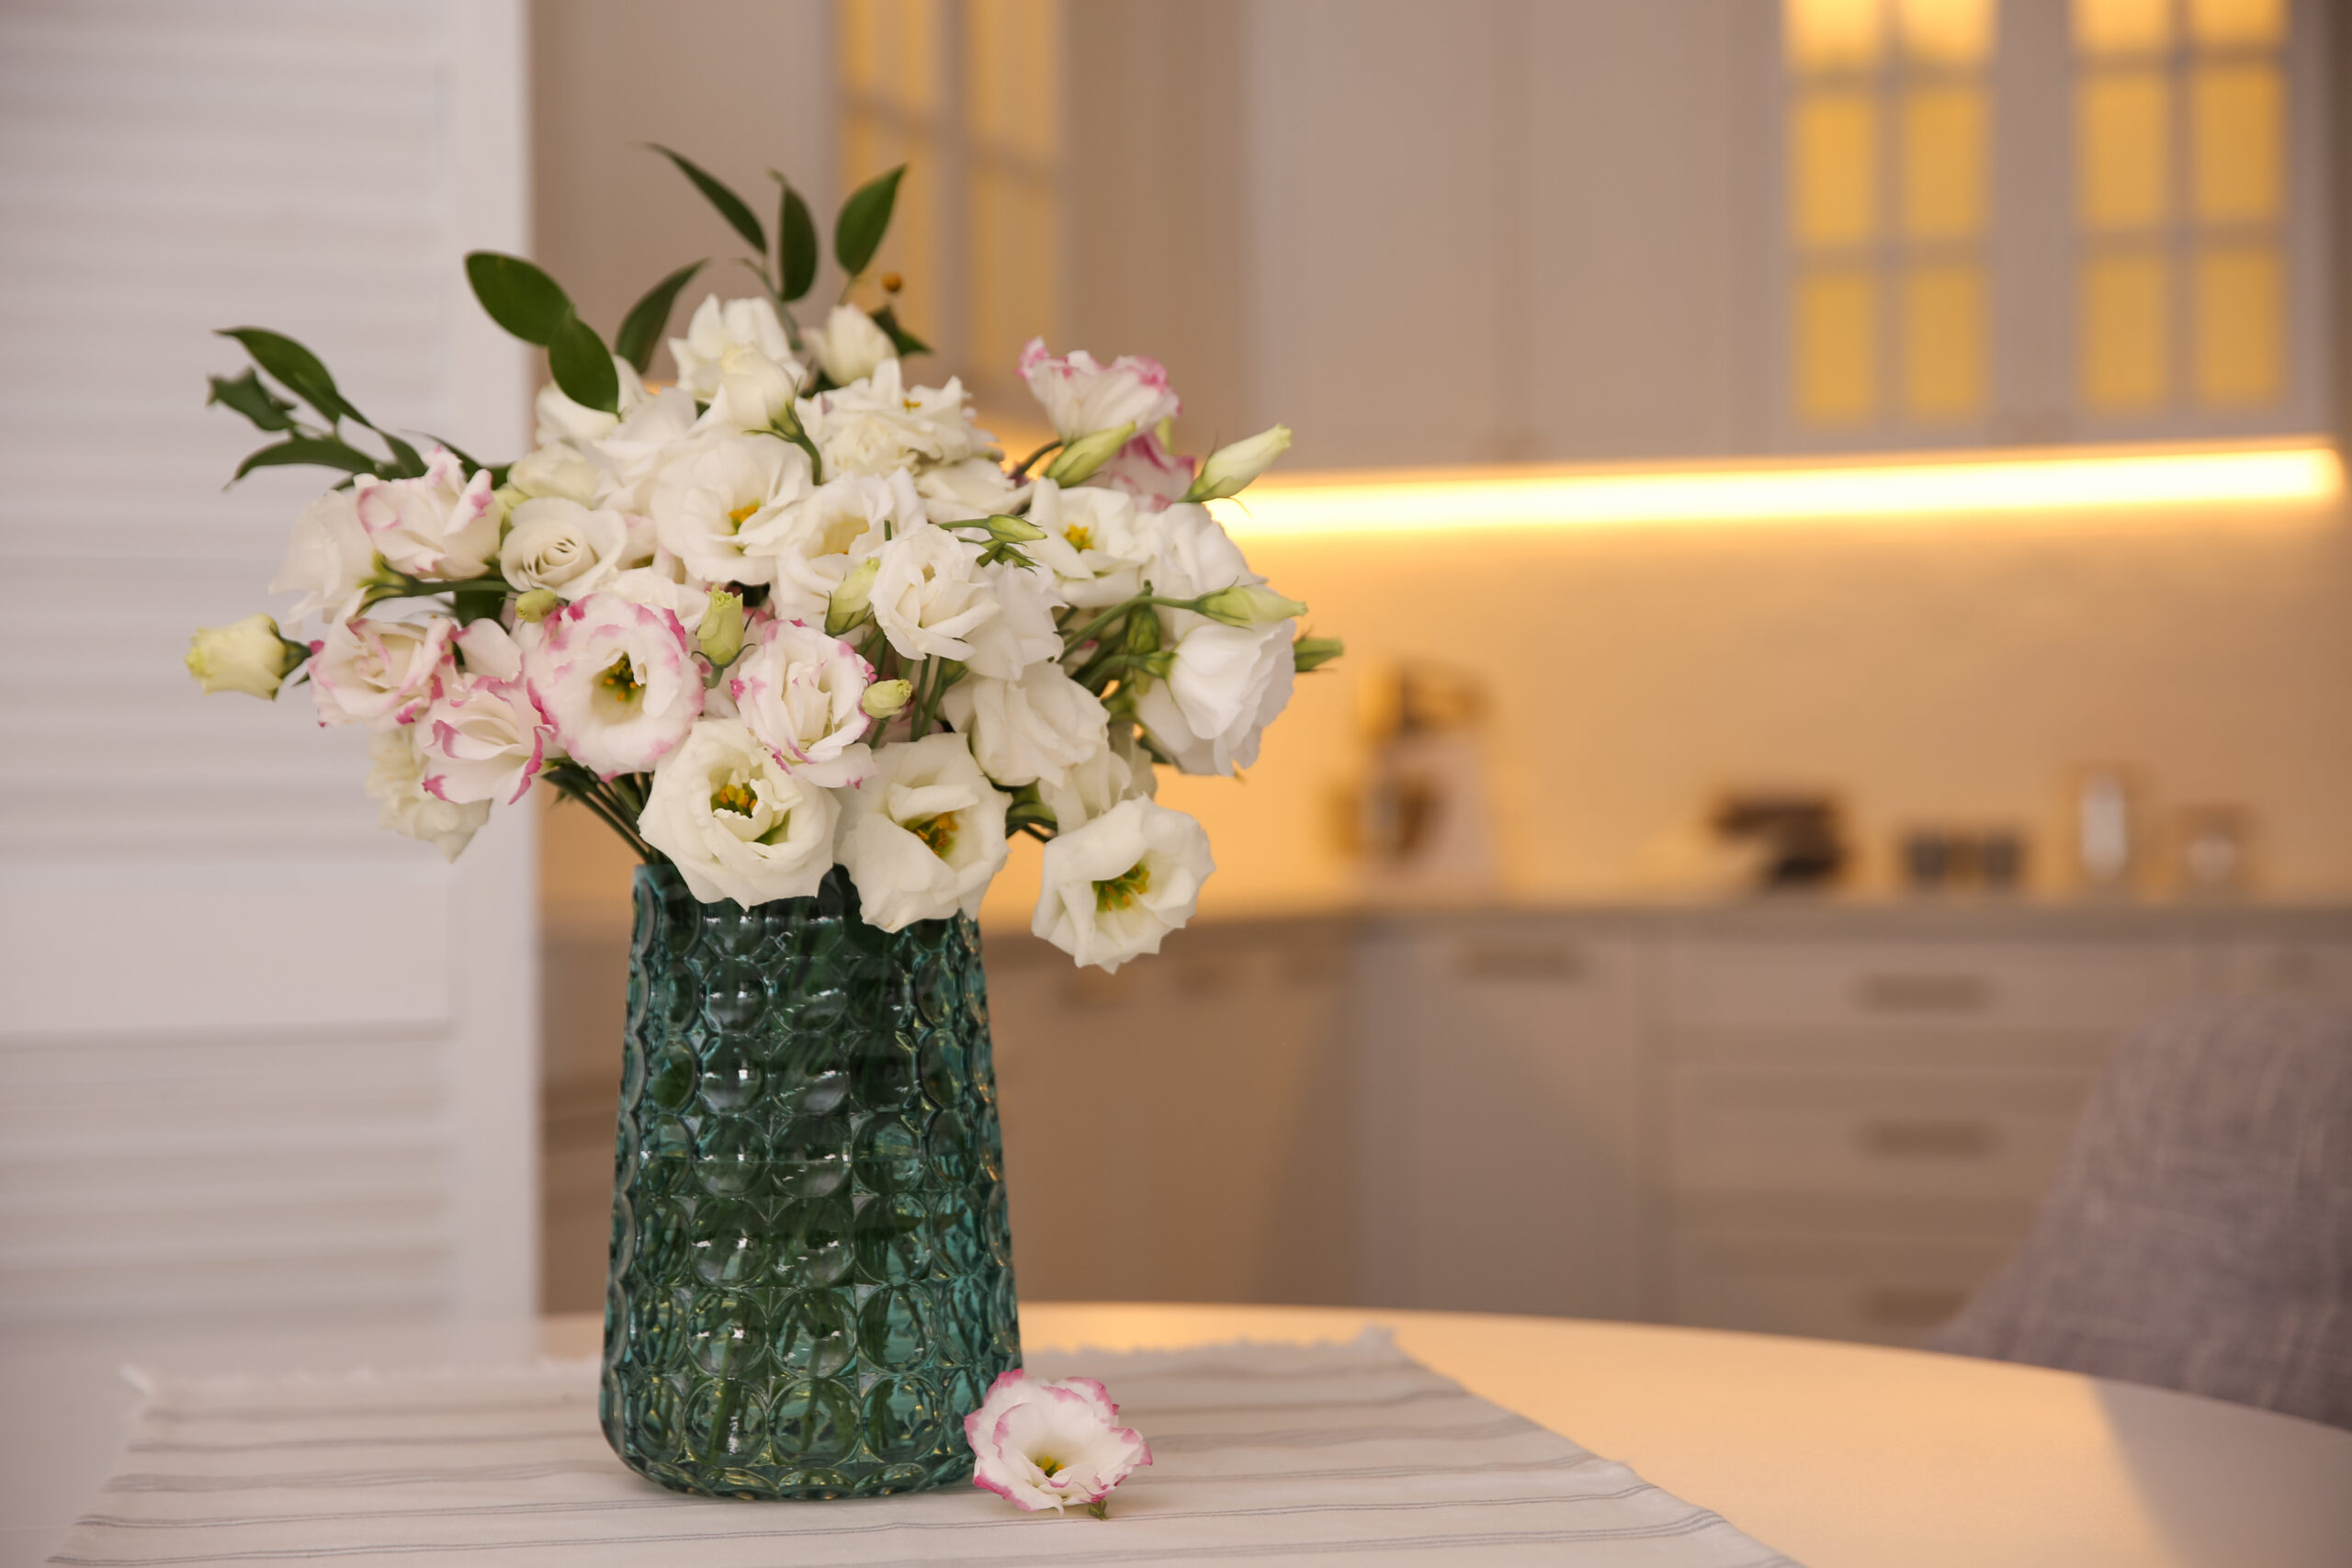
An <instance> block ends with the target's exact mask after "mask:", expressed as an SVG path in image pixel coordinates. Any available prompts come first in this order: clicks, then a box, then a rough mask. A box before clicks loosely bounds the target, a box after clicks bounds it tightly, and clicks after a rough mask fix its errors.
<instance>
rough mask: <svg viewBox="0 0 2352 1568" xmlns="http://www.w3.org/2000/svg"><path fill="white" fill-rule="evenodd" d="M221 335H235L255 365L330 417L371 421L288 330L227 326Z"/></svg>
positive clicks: (362, 422) (363, 422) (315, 356)
mask: <svg viewBox="0 0 2352 1568" xmlns="http://www.w3.org/2000/svg"><path fill="white" fill-rule="evenodd" d="M220 335H221V336H222V337H231V338H235V339H236V340H237V341H238V342H239V343H241V344H243V345H244V348H245V352H246V353H247V354H250V355H253V356H254V364H256V365H258V366H260V367H262V368H263V369H264V370H266V371H267V372H268V373H269V375H270V377H271V378H272V379H274V380H276V381H277V384H278V385H279V386H281V387H283V388H285V389H287V390H288V391H289V392H291V393H293V394H294V395H295V396H296V397H298V398H300V399H301V400H303V401H304V402H306V403H308V404H310V405H311V407H312V408H314V409H316V410H318V411H319V412H320V414H321V415H322V416H323V417H324V418H326V419H327V420H329V421H334V420H338V419H351V420H357V421H358V423H361V424H366V423H368V422H367V420H366V419H364V418H362V417H361V416H360V412H359V411H358V410H357V409H356V408H353V407H352V406H351V405H350V404H349V403H347V402H345V401H344V400H343V394H342V393H341V392H340V391H338V390H336V389H335V384H334V377H332V376H330V375H328V374H327V367H326V366H325V365H323V364H322V363H321V362H320V359H319V356H318V355H315V354H312V353H311V351H310V350H309V349H307V348H304V347H303V346H302V345H301V344H299V343H296V342H295V341H294V340H293V339H292V338H290V337H288V336H287V335H286V334H285V333H274V332H271V331H269V330H268V329H267V328H266V327H224V328H222V329H221V331H220Z"/></svg>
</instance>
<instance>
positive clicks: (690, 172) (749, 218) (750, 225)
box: [646, 141, 768, 256]
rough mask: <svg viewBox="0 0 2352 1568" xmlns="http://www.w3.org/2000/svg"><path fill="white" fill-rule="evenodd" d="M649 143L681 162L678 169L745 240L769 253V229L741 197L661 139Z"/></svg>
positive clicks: (651, 146) (760, 250)
mask: <svg viewBox="0 0 2352 1568" xmlns="http://www.w3.org/2000/svg"><path fill="white" fill-rule="evenodd" d="M646 145H647V146H648V147H650V148H651V149H653V151H654V152H659V153H661V154H662V156H663V157H664V158H667V159H669V160H670V162H672V163H673V164H677V165H678V172H679V173H680V174H682V175H685V176H686V178H688V179H690V180H692V181H694V183H695V189H696V190H698V191H700V192H702V194H703V196H704V197H705V198H706V199H707V200H708V201H709V203H710V204H711V205H712V206H713V207H716V208H717V209H718V215H719V216H720V217H721V218H724V219H726V220H727V222H728V226H729V228H731V229H733V230H734V231H735V232H737V233H738V234H741V235H742V236H743V242H744V243H746V244H748V245H750V246H751V247H752V250H753V251H755V252H757V253H758V254H761V255H763V256H764V255H766V254H768V237H767V232H766V231H765V230H763V229H762V228H761V227H760V220H759V219H758V217H757V216H755V215H754V214H753V213H752V209H751V208H750V207H749V206H747V205H746V204H745V203H744V200H743V198H742V197H740V196H737V195H736V194H735V193H734V192H733V191H731V190H729V189H728V188H727V187H726V186H724V185H721V184H720V183H719V182H718V180H717V179H716V178H714V177H713V176H712V175H710V174H709V172H708V171H707V170H705V169H704V168H702V167H701V165H699V164H695V162H693V161H692V160H691V159H688V158H684V157H682V156H680V155H679V154H678V153H675V152H671V151H670V150H669V149H668V148H667V147H664V146H662V144H661V143H660V142H658V141H649V142H647V143H646Z"/></svg>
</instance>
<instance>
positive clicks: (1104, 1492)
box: [964, 1368, 1151, 1519]
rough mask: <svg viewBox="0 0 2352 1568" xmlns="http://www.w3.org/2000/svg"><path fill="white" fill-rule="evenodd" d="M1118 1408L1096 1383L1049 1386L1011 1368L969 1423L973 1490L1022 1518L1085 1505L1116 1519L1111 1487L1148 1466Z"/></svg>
mask: <svg viewBox="0 0 2352 1568" xmlns="http://www.w3.org/2000/svg"><path fill="white" fill-rule="evenodd" d="M1118 1423H1119V1407H1118V1406H1117V1405H1115V1404H1112V1403H1111V1394H1110V1391H1109V1390H1108V1389H1105V1388H1104V1387H1103V1385H1102V1384H1101V1383H1099V1382H1095V1381H1094V1380H1093V1379H1092V1378H1063V1379H1060V1380H1058V1381H1056V1382H1047V1381H1046V1380H1045V1379H1042V1378H1033V1377H1031V1376H1030V1375H1029V1374H1028V1373H1027V1372H1025V1371H1021V1370H1019V1369H1018V1368H1016V1369H1014V1370H1013V1371H1009V1372H1006V1373H1003V1374H1002V1375H1001V1376H1000V1377H999V1378H998V1379H997V1380H996V1382H993V1383H991V1384H989V1393H988V1397H987V1398H986V1399H984V1400H982V1401H981V1402H980V1407H979V1408H978V1410H975V1411H973V1412H972V1413H971V1414H970V1415H969V1416H965V1417H964V1437H965V1440H966V1441H967V1442H969V1443H970V1444H971V1445H972V1453H973V1456H974V1457H975V1458H976V1459H978V1461H979V1463H978V1468H977V1469H976V1470H975V1471H974V1472H973V1473H972V1484H973V1485H975V1486H985V1487H987V1488H988V1489H989V1491H991V1492H993V1493H995V1494H996V1495H999V1496H1000V1497H1002V1498H1003V1499H1004V1500H1005V1501H1006V1502H1008V1503H1011V1504H1012V1506H1014V1507H1016V1508H1020V1509H1023V1510H1025V1511H1034V1510H1035V1509H1038V1508H1051V1509H1053V1510H1054V1511H1055V1512H1056V1513H1059V1512H1061V1511H1062V1508H1063V1506H1065V1505H1066V1504H1069V1503H1083V1504H1085V1505H1086V1511H1087V1512H1088V1513H1091V1514H1092V1515H1093V1516H1094V1517H1096V1518H1098V1519H1105V1518H1109V1517H1111V1512H1110V1504H1109V1502H1108V1501H1107V1499H1108V1498H1109V1497H1110V1495H1111V1488H1113V1487H1114V1486H1116V1485H1117V1484H1118V1483H1120V1482H1122V1481H1125V1479H1126V1478H1127V1472H1130V1471H1132V1470H1134V1469H1135V1468H1136V1466H1137V1465H1139V1464H1149V1463H1150V1462H1151V1448H1150V1445H1148V1444H1147V1443H1146V1442H1145V1441H1144V1440H1143V1434H1141V1433H1140V1432H1137V1431H1136V1430H1135V1429H1134V1428H1133V1427H1122V1426H1120V1425H1119V1424H1118Z"/></svg>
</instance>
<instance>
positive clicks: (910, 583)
mask: <svg viewBox="0 0 2352 1568" xmlns="http://www.w3.org/2000/svg"><path fill="white" fill-rule="evenodd" d="M979 558H980V547H979V546H978V545H975V544H972V543H970V542H968V541H967V540H964V539H959V538H957V537H956V536H955V535H953V534H950V533H948V532H947V531H946V530H944V529H942V528H935V527H933V526H932V525H929V524H925V525H922V526H921V527H919V528H910V529H907V530H906V531H905V532H903V533H901V534H900V535H899V536H898V537H897V538H895V539H892V540H891V541H889V542H888V544H886V545H884V546H883V547H881V548H880V549H879V550H877V551H876V552H875V560H876V563H877V570H876V573H875V578H874V587H873V590H872V593H871V595H870V599H869V603H870V604H872V605H873V607H874V620H875V624H876V625H877V626H880V627H881V628H882V635H883V636H885V637H888V638H889V639H890V646H891V647H892V648H895V649H898V650H899V657H900V658H902V659H957V660H968V659H970V658H971V657H972V645H971V644H970V643H969V642H967V641H966V640H964V639H965V638H966V637H969V636H970V635H971V634H972V632H973V631H974V630H975V629H976V628H978V627H979V626H982V625H984V624H985V623H986V622H987V621H988V620H989V617H990V616H992V615H996V614H997V612H998V608H999V606H998V604H997V598H996V594H995V592H994V591H993V590H992V589H991V588H990V586H989V582H988V581H987V579H986V578H985V577H984V576H983V575H982V573H981V570H980V565H979Z"/></svg>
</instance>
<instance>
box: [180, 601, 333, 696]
mask: <svg viewBox="0 0 2352 1568" xmlns="http://www.w3.org/2000/svg"><path fill="white" fill-rule="evenodd" d="M310 656H311V650H310V649H307V648H305V647H303V646H302V645H301V644H300V643H299V642H288V640H287V639H286V638H284V637H280V636H279V635H278V633H277V621H276V620H275V619H273V618H272V617H270V616H268V615H247V616H246V617H245V618H244V619H243V620H242V621H232V622H230V623H229V624H228V625H227V626H206V627H203V628H202V629H200V630H199V631H198V633H197V634H196V635H195V636H194V637H190V638H188V643H187V672H188V673H189V674H191V675H193V676H195V677H196V678H197V681H198V683H200V684H201V685H202V686H203V687H204V689H205V690H206V691H207V692H250V693H252V694H254V696H256V697H265V698H266V697H274V696H276V695H277V687H278V683H279V682H282V681H284V680H285V679H286V676H287V672H288V671H291V670H292V669H293V668H294V666H296V665H297V664H300V663H301V662H302V660H305V659H308V658H309V657H310Z"/></svg>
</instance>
